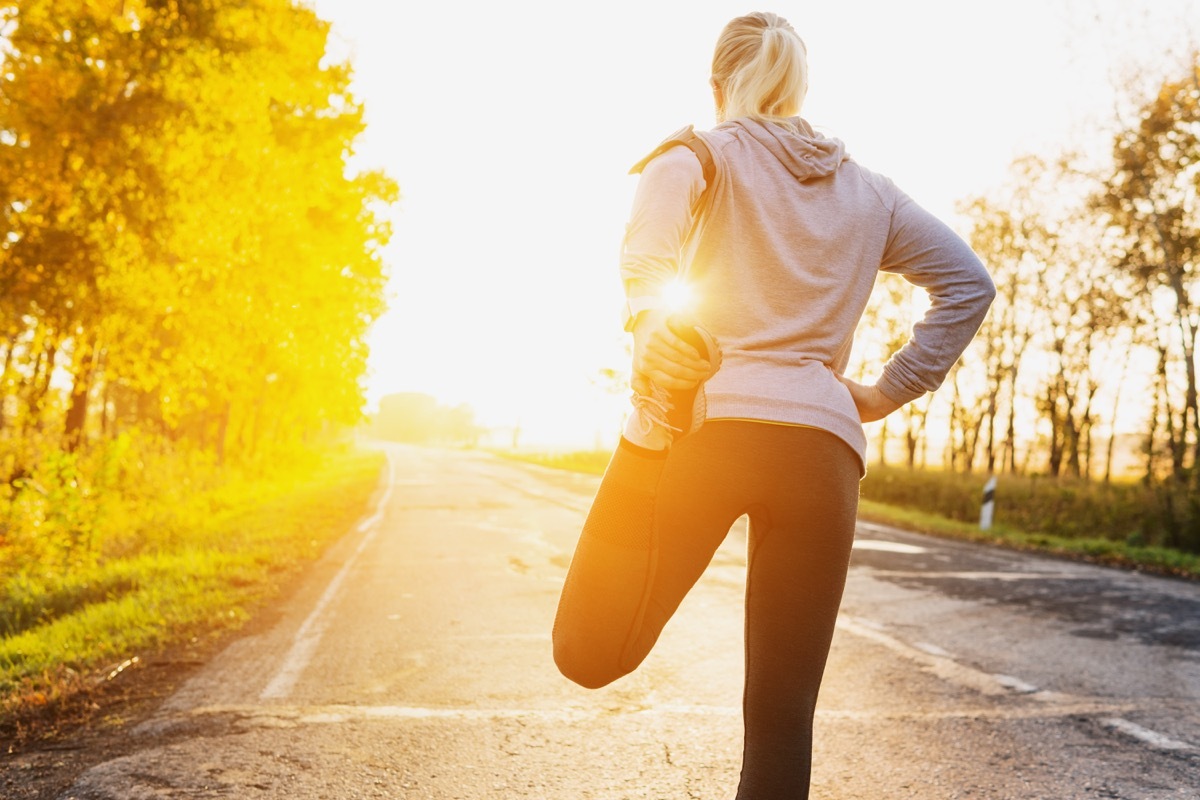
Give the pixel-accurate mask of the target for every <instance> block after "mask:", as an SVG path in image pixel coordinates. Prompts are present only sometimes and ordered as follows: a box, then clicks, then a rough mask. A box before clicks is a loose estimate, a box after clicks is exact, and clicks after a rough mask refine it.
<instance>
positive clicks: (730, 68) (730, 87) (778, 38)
mask: <svg viewBox="0 0 1200 800" xmlns="http://www.w3.org/2000/svg"><path fill="white" fill-rule="evenodd" d="M712 77H713V81H714V82H715V83H716V85H717V86H719V87H720V90H721V93H722V95H723V97H724V102H723V103H722V105H721V108H720V109H718V116H719V118H720V121H721V122H724V121H726V120H730V119H736V118H738V117H754V118H757V119H776V120H782V119H787V118H789V117H794V116H797V115H799V113H800V107H801V105H802V104H803V103H804V96H805V95H806V94H808V51H807V49H806V48H805V46H804V42H803V40H801V38H800V36H799V35H798V34H797V33H796V31H795V30H793V28H792V26H791V25H789V24H788V22H787V20H785V19H783V18H782V17H780V16H778V15H776V14H771V13H768V12H761V11H756V12H755V13H753V14H747V15H746V16H744V17H738V18H737V19H734V20H733V21H732V22H730V23H729V24H728V25H726V26H725V29H724V30H723V31H721V36H720V38H719V39H718V40H717V47H716V51H715V52H714V53H713V64H712Z"/></svg>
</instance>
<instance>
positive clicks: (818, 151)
mask: <svg viewBox="0 0 1200 800" xmlns="http://www.w3.org/2000/svg"><path fill="white" fill-rule="evenodd" d="M791 122H792V123H793V124H794V125H795V126H796V129H795V130H792V129H790V128H788V127H785V126H783V125H778V124H775V123H771V122H763V121H761V120H756V119H749V118H742V119H738V120H734V121H733V123H732V124H735V125H740V126H742V127H743V128H744V129H745V130H746V132H747V133H749V134H750V136H751V137H753V138H754V140H755V141H756V142H758V143H759V144H760V145H762V146H763V147H764V148H766V149H767V151H769V152H770V153H771V154H772V155H773V156H775V157H776V158H777V159H779V163H781V164H783V166H784V167H786V168H787V170H788V172H790V173H792V175H794V176H795V177H796V179H797V180H800V181H807V180H811V179H813V178H823V177H825V176H826V175H830V174H832V173H833V172H835V171H836V170H837V168H838V167H839V166H841V163H842V162H843V161H845V160H847V159H848V158H849V156H847V155H846V145H845V144H843V143H842V140H841V139H833V138H830V137H826V136H822V135H821V134H819V133H817V132H815V131H814V130H813V129H812V126H811V125H809V124H808V123H807V122H806V121H804V120H803V119H801V118H800V117H792V119H791Z"/></svg>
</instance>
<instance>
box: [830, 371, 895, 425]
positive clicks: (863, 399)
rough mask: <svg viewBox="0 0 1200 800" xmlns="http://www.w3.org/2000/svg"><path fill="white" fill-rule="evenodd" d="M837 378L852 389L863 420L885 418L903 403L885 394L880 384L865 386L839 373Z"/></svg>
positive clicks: (869, 420) (852, 395) (851, 391)
mask: <svg viewBox="0 0 1200 800" xmlns="http://www.w3.org/2000/svg"><path fill="white" fill-rule="evenodd" d="M837 379H838V380H839V381H841V382H842V384H843V385H845V387H846V388H847V389H849V390H850V396H851V397H853V398H854V405H855V407H856V408H857V409H858V417H859V419H861V420H862V421H863V422H875V421H876V420H880V419H883V418H884V417H886V416H887V415H888V414H890V413H892V412H893V411H895V410H896V409H897V408H899V407H900V406H901V405H903V403H897V402H896V401H895V400H893V399H892V398H890V397H888V396H887V395H886V394H884V393H883V392H882V391H881V390H880V389H879V387H878V386H864V385H863V384H861V383H856V382H855V381H852V380H850V379H849V378H847V377H846V376H845V375H838V376H837Z"/></svg>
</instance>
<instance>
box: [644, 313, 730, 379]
mask: <svg viewBox="0 0 1200 800" xmlns="http://www.w3.org/2000/svg"><path fill="white" fill-rule="evenodd" d="M669 316H670V314H669V313H668V312H666V311H661V310H650V311H643V312H641V313H640V314H638V317H637V320H636V321H635V322H634V326H633V373H634V376H635V377H636V376H638V375H641V376H644V377H645V378H648V379H649V380H650V381H651V382H653V383H654V384H655V385H656V386H659V387H660V388H663V389H668V390H672V391H680V390H687V389H691V388H693V387H695V386H697V385H698V384H699V383H700V382H701V381H702V380H704V379H705V378H707V377H708V376H709V374H710V373H711V371H712V368H711V365H710V364H709V362H708V361H706V360H704V359H703V358H701V357H700V354H699V353H698V352H696V349H695V348H694V347H692V346H691V345H690V344H688V343H687V342H685V341H684V340H683V339H681V338H679V337H678V336H676V335H675V333H674V332H673V331H672V330H671V328H670V327H669V326H668V325H667V319H668V318H669Z"/></svg>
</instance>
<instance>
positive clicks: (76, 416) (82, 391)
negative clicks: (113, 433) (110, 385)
mask: <svg viewBox="0 0 1200 800" xmlns="http://www.w3.org/2000/svg"><path fill="white" fill-rule="evenodd" d="M96 355H97V351H96V348H95V345H93V344H92V343H91V341H89V340H87V339H84V340H83V341H82V343H81V344H80V345H79V348H78V350H77V352H76V353H75V374H74V382H73V383H72V385H71V405H70V406H69V407H68V408H67V417H66V424H65V425H64V427H63V446H64V447H65V448H66V449H67V451H68V452H73V451H74V450H76V449H77V448H78V447H79V445H80V444H81V443H82V442H83V426H84V424H85V423H86V422H87V407H88V395H89V394H90V393H91V390H92V377H93V376H94V375H95V373H96Z"/></svg>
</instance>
